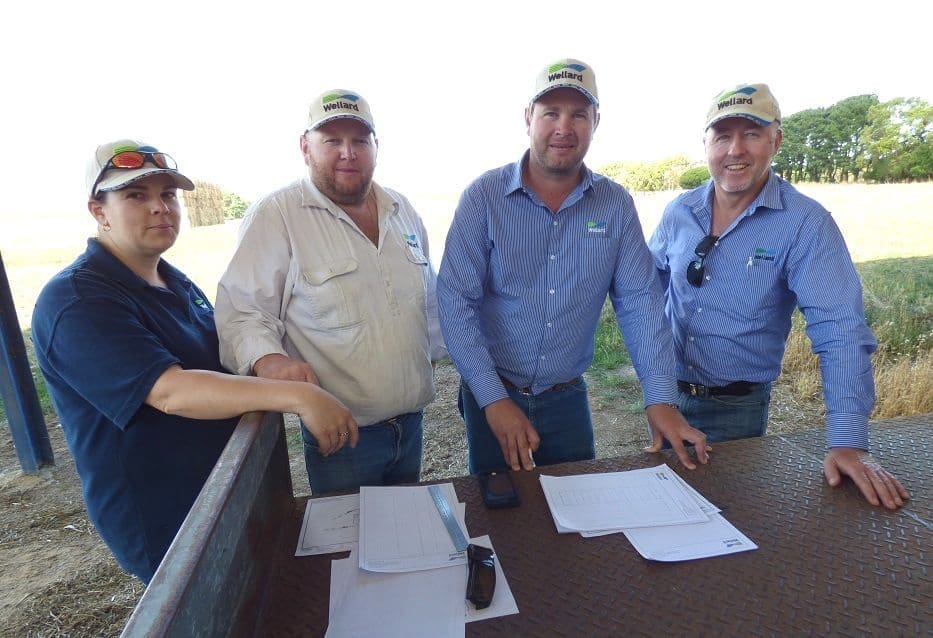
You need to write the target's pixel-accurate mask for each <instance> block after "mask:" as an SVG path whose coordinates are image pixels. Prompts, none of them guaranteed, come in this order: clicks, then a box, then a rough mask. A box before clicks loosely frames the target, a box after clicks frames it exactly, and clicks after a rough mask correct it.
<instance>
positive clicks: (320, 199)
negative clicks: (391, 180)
mask: <svg viewBox="0 0 933 638" xmlns="http://www.w3.org/2000/svg"><path fill="white" fill-rule="evenodd" d="M299 184H300V189H301V192H300V194H299V197H300V199H301V201H300V206H301V207H302V208H320V209H323V210H326V211H327V212H329V213H330V214H331V215H333V216H334V217H347V214H346V213H345V212H343V209H342V208H340V206H338V205H337V204H336V203H335V202H334V201H333V200H332V199H331V198H330V197H328V196H327V195H325V194H324V193H322V192H321V191H319V190H318V187H317V186H315V185H314V182H312V181H311V177H310V176H308V175H305V176H304V177H302V178H301V180H299ZM372 189H373V193H374V194H375V195H376V207H377V209H378V210H379V212H382V211H383V210H386V209H388V210H389V214H390V215H391V214H394V213H395V212H397V211H398V206H397V204H396V202H395V200H394V199H393V198H392V197H391V196H390V195H389V194H388V193H387V192H386V191H385V189H384V188H382V186H380V185H379V184H377V183H376V182H373V183H372Z"/></svg>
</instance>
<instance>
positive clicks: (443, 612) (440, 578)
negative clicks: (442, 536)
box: [326, 536, 518, 638]
mask: <svg viewBox="0 0 933 638" xmlns="http://www.w3.org/2000/svg"><path fill="white" fill-rule="evenodd" d="M471 542H473V543H476V544H477V545H482V546H483V547H489V548H491V549H493V550H494V551H495V548H494V547H493V546H492V543H491V542H490V539H489V537H488V536H480V537H478V538H474V539H471ZM357 564H358V559H357V557H356V555H355V554H354V553H352V552H351V554H350V557H349V558H347V559H343V560H335V561H332V562H331V572H330V574H331V576H330V610H329V619H330V620H329V626H328V629H327V634H326V635H327V636H329V637H331V638H336V637H340V636H372V635H379V636H386V637H389V636H432V637H433V636H438V637H439V638H441V637H443V636H462V635H463V632H464V629H463V623H464V622H473V621H475V620H485V619H487V618H495V617H497V616H507V615H509V614H517V613H518V606H517V605H516V604H515V597H514V596H513V595H512V590H511V589H510V588H509V583H508V581H507V580H506V579H505V573H504V572H503V571H502V566H501V564H500V563H499V560H498V557H497V559H496V591H495V594H494V595H493V599H492V604H491V605H490V606H489V607H487V608H486V609H480V610H477V609H476V608H475V607H474V606H473V604H472V603H470V602H469V601H468V600H466V581H467V567H466V565H455V566H453V567H447V568H443V569H431V570H425V571H417V572H400V573H379V572H368V571H365V570H362V569H359V567H357ZM374 627H378V631H376V632H374V631H373V628H374Z"/></svg>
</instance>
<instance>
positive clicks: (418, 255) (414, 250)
mask: <svg viewBox="0 0 933 638" xmlns="http://www.w3.org/2000/svg"><path fill="white" fill-rule="evenodd" d="M402 238H403V239H404V240H405V245H406V246H407V247H408V260H409V261H411V262H412V263H414V264H426V263H428V258H427V257H425V256H424V251H422V250H421V245H420V244H419V243H418V236H417V235H402Z"/></svg>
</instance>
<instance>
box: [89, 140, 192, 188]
mask: <svg viewBox="0 0 933 638" xmlns="http://www.w3.org/2000/svg"><path fill="white" fill-rule="evenodd" d="M123 153H127V155H126V156H123V157H120V156H121V155H122V154H123ZM161 173H164V174H168V175H171V176H172V178H173V179H174V180H175V186H177V187H178V188H181V189H184V190H186V191H193V190H194V183H193V182H192V181H191V180H190V179H188V178H187V177H185V176H184V175H182V174H181V173H179V172H178V166H177V165H176V164H175V160H173V159H172V158H171V156H169V155H167V154H165V153H162V152H161V151H159V149H157V148H156V147H155V146H152V145H150V144H145V143H143V142H138V141H136V140H117V141H115V142H108V143H107V144H101V145H100V146H98V147H97V150H95V151H94V156H93V157H92V158H91V161H90V162H88V165H87V173H86V175H85V180H86V182H85V183H86V184H87V192H88V196H90V197H94V196H95V195H96V194H97V193H100V192H102V191H114V190H117V189H120V188H123V187H124V186H128V185H129V184H132V183H133V182H135V181H137V180H140V179H142V178H144V177H149V176H150V175H158V174H161Z"/></svg>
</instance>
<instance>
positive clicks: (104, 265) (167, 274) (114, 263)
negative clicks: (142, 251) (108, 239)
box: [85, 237, 191, 288]
mask: <svg viewBox="0 0 933 638" xmlns="http://www.w3.org/2000/svg"><path fill="white" fill-rule="evenodd" d="M85 254H86V255H87V259H88V262H89V263H92V264H94V267H95V268H96V269H97V270H99V271H100V272H102V273H103V274H105V275H107V276H108V277H110V278H111V279H114V280H116V281H119V282H121V283H122V284H124V285H125V286H127V287H130V288H146V287H148V286H149V283H147V282H146V280H145V279H143V278H142V277H140V276H139V275H137V274H136V273H134V272H133V271H132V270H130V269H129V268H128V267H127V266H126V264H124V263H123V262H122V261H120V260H119V259H117V258H116V257H114V256H113V255H112V254H111V253H110V251H108V250H107V249H106V248H104V246H103V244H101V243H100V241H99V240H98V239H96V238H94V237H90V238H89V239H88V240H87V251H86V253H85ZM158 269H159V274H161V275H162V276H163V277H164V278H166V279H172V280H175V281H176V282H178V284H179V285H180V286H183V287H185V288H187V287H189V286H190V285H191V281H190V280H189V279H188V278H187V277H186V276H185V274H184V273H183V272H181V271H180V270H178V269H177V268H175V267H174V266H172V265H171V264H170V263H168V262H167V261H165V260H164V259H159V265H158ZM167 283H168V282H167Z"/></svg>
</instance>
